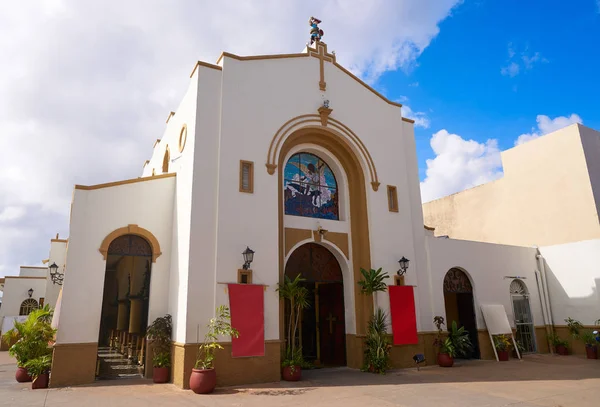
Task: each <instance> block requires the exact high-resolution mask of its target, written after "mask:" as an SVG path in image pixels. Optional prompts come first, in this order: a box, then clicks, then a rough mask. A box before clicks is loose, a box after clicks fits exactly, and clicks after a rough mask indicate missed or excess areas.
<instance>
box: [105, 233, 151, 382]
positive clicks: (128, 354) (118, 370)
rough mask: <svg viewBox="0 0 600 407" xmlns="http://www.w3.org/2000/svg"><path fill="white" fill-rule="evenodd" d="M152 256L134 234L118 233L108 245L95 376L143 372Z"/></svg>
mask: <svg viewBox="0 0 600 407" xmlns="http://www.w3.org/2000/svg"><path fill="white" fill-rule="evenodd" d="M152 258H153V250H152V246H151V244H150V242H149V241H148V240H146V239H145V238H144V237H141V236H138V235H134V234H125V235H121V236H119V237H117V238H115V239H114V240H112V241H111V242H110V244H109V246H108V249H107V251H106V271H105V277H104V290H103V296H102V314H101V317H100V329H99V335H98V367H97V371H96V376H97V378H99V379H119V378H129V377H140V376H143V375H144V373H145V367H146V366H145V365H146V363H145V361H146V354H147V349H146V340H145V336H146V327H147V326H148V310H149V300H150V277H151V265H152Z"/></svg>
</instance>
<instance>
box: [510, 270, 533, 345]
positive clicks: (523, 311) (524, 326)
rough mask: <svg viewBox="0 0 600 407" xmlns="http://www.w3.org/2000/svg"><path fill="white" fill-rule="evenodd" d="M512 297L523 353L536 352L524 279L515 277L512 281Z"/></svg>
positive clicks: (517, 338) (518, 338) (518, 337)
mask: <svg viewBox="0 0 600 407" xmlns="http://www.w3.org/2000/svg"><path fill="white" fill-rule="evenodd" d="M510 297H511V300H512V301H511V302H512V307H513V316H514V318H515V327H516V328H517V335H516V340H517V341H518V342H519V343H520V344H521V345H522V346H523V350H522V353H534V352H535V351H536V348H535V336H534V327H533V318H532V317H531V307H530V306H529V291H527V286H526V285H525V284H524V283H523V281H521V280H518V279H515V280H513V281H512V282H511V283H510Z"/></svg>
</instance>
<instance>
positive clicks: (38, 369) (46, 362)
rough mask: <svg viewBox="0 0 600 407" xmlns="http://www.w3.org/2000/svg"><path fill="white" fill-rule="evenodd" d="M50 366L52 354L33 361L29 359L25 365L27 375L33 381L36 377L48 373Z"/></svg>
mask: <svg viewBox="0 0 600 407" xmlns="http://www.w3.org/2000/svg"><path fill="white" fill-rule="evenodd" d="M51 366H52V353H50V354H48V355H43V356H40V357H37V358H35V359H30V360H28V361H27V363H25V366H24V367H26V368H27V373H29V375H30V376H31V377H32V378H33V379H34V380H35V378H36V377H38V376H40V375H42V374H44V373H48V372H49V371H50V367H51Z"/></svg>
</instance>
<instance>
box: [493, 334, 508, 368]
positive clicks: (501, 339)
mask: <svg viewBox="0 0 600 407" xmlns="http://www.w3.org/2000/svg"><path fill="white" fill-rule="evenodd" d="M494 347H495V348H496V353H497V354H498V360H499V361H500V362H508V353H509V352H510V349H511V348H512V344H511V342H510V336H508V335H496V336H494Z"/></svg>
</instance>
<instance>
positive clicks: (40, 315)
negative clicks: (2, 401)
mask: <svg viewBox="0 0 600 407" xmlns="http://www.w3.org/2000/svg"><path fill="white" fill-rule="evenodd" d="M52 314H53V311H52V309H51V308H50V307H49V306H48V305H46V306H45V307H44V308H40V309H36V310H33V311H32V312H31V313H30V314H29V316H28V317H27V319H26V320H25V321H23V322H18V321H15V323H14V326H13V328H12V329H10V330H8V331H7V332H6V333H5V334H4V335H3V339H4V340H5V341H6V342H7V343H13V345H12V346H11V347H10V348H9V350H8V353H9V354H10V355H11V356H12V357H14V358H15V359H16V360H17V372H16V374H15V379H16V380H17V382H19V383H23V382H30V381H32V380H33V379H32V377H31V375H29V373H28V371H27V367H26V364H27V362H29V361H30V360H33V359H36V358H40V357H42V356H45V355H49V354H52V348H50V347H49V346H48V345H49V343H51V342H52V340H53V339H54V334H55V333H56V330H55V329H53V328H52V326H51V322H52Z"/></svg>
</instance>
